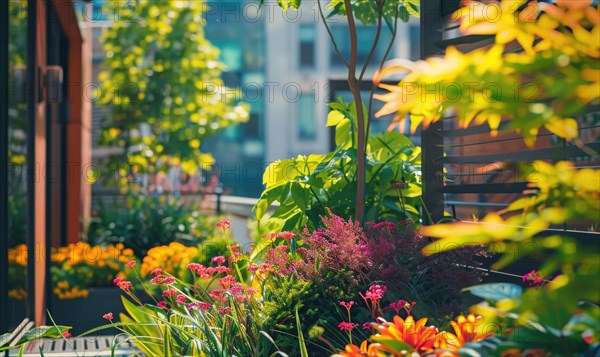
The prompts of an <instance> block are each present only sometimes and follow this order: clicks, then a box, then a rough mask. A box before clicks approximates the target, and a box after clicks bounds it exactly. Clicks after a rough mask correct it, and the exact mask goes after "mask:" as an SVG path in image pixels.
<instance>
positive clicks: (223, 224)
mask: <svg viewBox="0 0 600 357" xmlns="http://www.w3.org/2000/svg"><path fill="white" fill-rule="evenodd" d="M217 228H221V229H222V230H224V231H226V230H228V229H229V228H231V222H230V221H226V220H223V221H219V222H217Z"/></svg>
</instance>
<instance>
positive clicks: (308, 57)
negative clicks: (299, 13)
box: [298, 24, 315, 68]
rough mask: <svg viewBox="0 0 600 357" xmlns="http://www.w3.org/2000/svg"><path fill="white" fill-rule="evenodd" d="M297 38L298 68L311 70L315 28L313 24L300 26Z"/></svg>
mask: <svg viewBox="0 0 600 357" xmlns="http://www.w3.org/2000/svg"><path fill="white" fill-rule="evenodd" d="M298 38H299V40H300V56H299V61H300V67H301V68H313V67H314V66H315V26H314V25H313V24H303V25H300V30H299V34H298Z"/></svg>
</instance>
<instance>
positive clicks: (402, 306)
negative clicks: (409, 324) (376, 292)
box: [387, 300, 417, 316]
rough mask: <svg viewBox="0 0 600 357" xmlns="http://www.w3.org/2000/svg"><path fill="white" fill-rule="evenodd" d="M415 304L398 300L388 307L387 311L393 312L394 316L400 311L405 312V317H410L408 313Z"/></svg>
mask: <svg viewBox="0 0 600 357" xmlns="http://www.w3.org/2000/svg"><path fill="white" fill-rule="evenodd" d="M416 304H417V303H416V302H415V301H413V302H411V303H409V302H408V301H406V300H398V301H396V302H393V303H391V304H389V305H388V307H387V309H388V310H393V311H394V312H395V313H396V315H398V314H399V313H400V310H404V311H406V314H407V316H410V312H411V310H412V309H413V307H415V305H416Z"/></svg>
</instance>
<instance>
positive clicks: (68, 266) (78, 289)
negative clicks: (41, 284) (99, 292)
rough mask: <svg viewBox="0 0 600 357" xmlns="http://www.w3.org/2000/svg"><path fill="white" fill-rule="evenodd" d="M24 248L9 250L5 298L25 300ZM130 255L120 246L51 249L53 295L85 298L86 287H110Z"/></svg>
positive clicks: (25, 250)
mask: <svg viewBox="0 0 600 357" xmlns="http://www.w3.org/2000/svg"><path fill="white" fill-rule="evenodd" d="M27 254H28V253H27V246H26V245H24V244H23V245H19V246H16V247H14V248H12V249H10V250H9V254H8V255H9V269H11V272H10V274H9V276H10V277H11V279H15V281H14V284H13V281H12V280H11V285H10V286H11V288H12V289H11V290H10V291H9V296H10V297H12V298H15V299H25V298H26V296H27V292H26V290H25V281H26V279H25V276H26V275H25V274H26V272H27ZM134 258H135V256H134V255H133V251H132V250H131V249H128V248H125V247H124V246H123V244H120V243H117V244H116V245H108V246H106V247H100V246H94V247H93V246H90V245H89V244H87V243H83V242H79V243H72V244H69V245H68V246H66V247H60V248H54V247H53V248H52V249H51V267H50V273H51V274H52V281H53V282H54V283H55V286H54V290H53V292H54V293H55V294H56V295H57V296H58V298H60V299H74V298H80V297H87V296H88V293H89V291H88V288H89V287H104V286H110V285H111V281H112V280H113V279H114V278H115V277H116V276H117V275H119V274H122V273H121V272H122V271H123V270H124V267H125V263H126V262H128V261H130V260H132V259H134Z"/></svg>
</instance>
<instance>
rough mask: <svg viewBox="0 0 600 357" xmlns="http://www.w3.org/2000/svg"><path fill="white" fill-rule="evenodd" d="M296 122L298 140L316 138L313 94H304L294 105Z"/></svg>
mask: <svg viewBox="0 0 600 357" xmlns="http://www.w3.org/2000/svg"><path fill="white" fill-rule="evenodd" d="M296 122H297V125H298V139H300V140H314V139H316V137H317V123H316V120H315V93H314V92H304V93H302V96H300V100H299V101H298V102H297V103H296Z"/></svg>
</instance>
